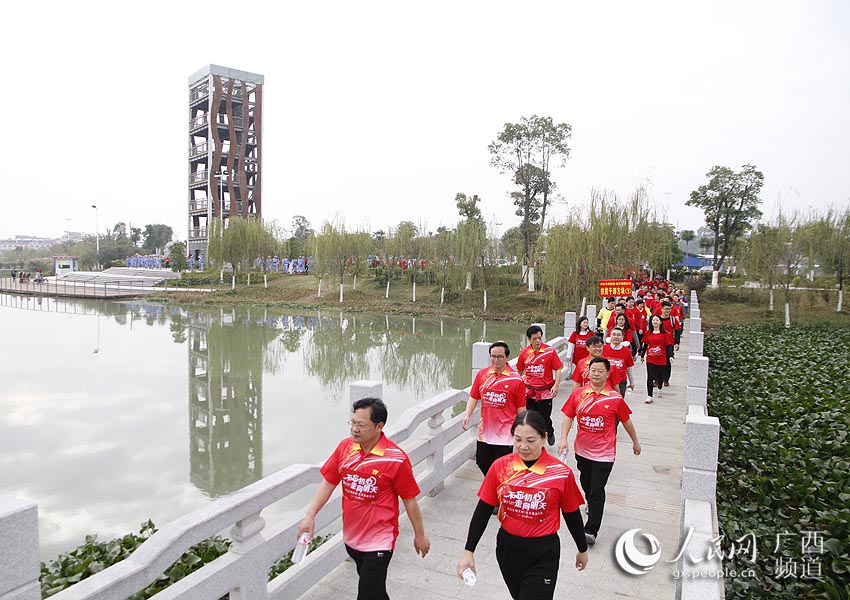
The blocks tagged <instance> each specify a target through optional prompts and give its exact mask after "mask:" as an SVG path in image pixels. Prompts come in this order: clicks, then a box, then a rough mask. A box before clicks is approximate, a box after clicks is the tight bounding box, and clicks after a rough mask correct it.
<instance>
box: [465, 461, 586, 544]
mask: <svg viewBox="0 0 850 600" xmlns="http://www.w3.org/2000/svg"><path fill="white" fill-rule="evenodd" d="M478 497H479V498H481V499H482V500H483V501H484V502H486V503H487V504H492V505H493V506H496V505H498V507H499V521H501V523H502V528H503V529H504V530H505V531H507V532H508V533H510V534H511V535H516V536H519V537H524V538H536V537H543V536H544V535H552V534H553V533H556V532H557V531H558V528H559V527H560V524H561V511H562V510H563V511H566V512H573V511H575V510H578V509H579V507H580V506H581V505H582V504H584V499H583V498H582V495H581V492H580V491H579V489H578V486H577V485H576V479H575V476H574V475H573V471H572V469H570V468H569V467H568V466H567V465H565V464H564V463H562V462H561V461H559V460H558V459H557V458H555V457H554V456H552V455H551V454H549V453H548V452H546V451H545V450H544V451H543V453H542V454H541V455H540V458H539V459H538V460H537V462H536V463H534V464H533V465H531V467H526V466H525V462H523V460H522V458H521V457H520V456H519V454H517V453H516V452H514V453H513V454H508V455H507V456H502V457H500V458H498V459H496V462H494V463H493V465H492V466H491V467H490V470H489V471H487V476H486V477H485V478H484V483H482V484H481V488H480V489H479V490H478Z"/></svg>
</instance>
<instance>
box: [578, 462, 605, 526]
mask: <svg viewBox="0 0 850 600" xmlns="http://www.w3.org/2000/svg"><path fill="white" fill-rule="evenodd" d="M576 465H577V466H578V470H579V473H580V476H579V483H581V489H582V490H583V491H584V498H585V500H587V522H586V523H585V524H584V530H585V531H586V532H587V533H592V534H593V535H596V534H597V533H599V528H600V527H601V526H602V512H603V511H604V510H605V484H607V483H608V477H609V476H610V475H611V469H612V468H614V463H612V462H598V461H595V460H590V459H589V458H584V457H583V456H579V455H578V454H576Z"/></svg>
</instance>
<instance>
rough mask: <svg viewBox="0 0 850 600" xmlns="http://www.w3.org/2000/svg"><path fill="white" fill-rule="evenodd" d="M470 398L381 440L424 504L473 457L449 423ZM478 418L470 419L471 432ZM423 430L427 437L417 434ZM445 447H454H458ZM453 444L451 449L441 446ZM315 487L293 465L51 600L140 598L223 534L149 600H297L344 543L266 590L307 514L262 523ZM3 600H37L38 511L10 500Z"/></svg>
mask: <svg viewBox="0 0 850 600" xmlns="http://www.w3.org/2000/svg"><path fill="white" fill-rule="evenodd" d="M382 387H383V386H382V384H381V383H378V382H365V381H361V382H357V383H354V384H352V385H351V400H352V402H353V401H354V400H357V399H359V398H363V397H366V396H377V397H381V395H382ZM467 397H468V391H461V390H447V391H445V392H443V393H441V394H438V395H437V396H434V397H433V398H431V399H429V400H426V401H424V402H421V403H419V404H417V405H415V406H413V407H411V408H410V409H408V410H407V411H406V412H405V413H403V414H402V415H401V416H400V417H399V418H398V419H395V420H394V421H393V422H392V424H391V425H390V426H388V427H387V428H386V429H385V431H386V433H387V435H388V436H389V437H390V438H391V439H393V440H394V441H396V442H405V441H407V443H405V444H403V447H404V448H405V451H406V452H407V454H408V456H410V460H411V462H412V463H413V465H414V467H416V466H417V465H422V464H424V466H425V468H424V470H422V471H420V472H419V474H418V476H417V482H418V483H419V487H420V488H421V489H422V493H423V494H430V495H434V494H436V493H438V492H439V491H440V490H441V489H442V488H443V482H444V481H445V479H446V477H448V476H449V475H450V474H451V473H453V472H454V471H456V470H457V469H458V468H459V467H460V466H461V465H462V464H463V463H464V462H466V461H467V460H468V459H470V458H472V457H473V456H474V454H475V434H474V429H472V428H471V431H465V430H464V429H463V427H462V426H461V420H462V417H461V416H456V417H451V416H449V418H446V417H445V416H444V413H445V412H446V411H450V410H451V408H452V407H453V406H454V405H455V404H457V403H458V402H464V401H465V400H466V399H467ZM479 415H480V412H477V413H476V414H475V415H474V421H475V422H477V419H478V418H479ZM425 423H427V430H425V431H422V430H421V429H420V425H422V424H425ZM456 441H457V443H454V444H451V443H452V442H456ZM449 444H451V449H450V450H449V449H447V446H448V445H449ZM321 481H322V476H321V473H320V472H319V466H318V465H303V464H297V465H292V466H289V467H287V468H285V469H283V470H281V471H279V472H277V473H274V474H273V475H270V476H268V477H265V478H264V479H262V480H260V481H258V482H256V483H254V484H251V485H249V486H247V487H245V488H243V489H241V490H238V491H237V492H234V493H233V494H230V495H229V496H227V497H225V498H221V499H219V500H216V501H215V502H212V503H210V504H209V505H207V506H205V507H203V508H200V509H198V510H196V511H194V512H192V513H189V514H187V515H184V516H183V517H180V518H179V519H177V520H176V521H173V522H171V523H169V524H168V525H166V526H165V527H163V528H162V529H160V530H159V531H157V533H155V534H154V535H153V536H151V538H150V539H148V540H147V541H145V543H144V544H142V545H141V546H140V547H139V548H138V549H137V550H136V551H135V552H134V553H133V554H132V555H131V556H130V557H128V558H127V559H125V560H123V561H121V562H120V563H118V564H116V565H113V566H112V567H109V568H108V569H105V570H103V571H101V572H100V573H97V574H95V575H93V576H91V577H89V578H87V579H84V580H83V581H81V582H80V583H77V584H75V585H73V586H71V587H69V588H67V589H65V590H63V591H61V592H59V593H57V594H55V595H54V596H52V598H55V600H82V599H90V600H95V599H103V600H107V599H108V600H119V599H124V598H127V597H129V596H131V595H133V594H135V593H136V592H138V591H140V590H142V589H144V588H145V587H147V586H148V585H150V583H152V582H153V581H154V580H155V579H156V578H157V577H159V576H160V575H161V574H162V573H163V572H164V571H165V570H166V569H167V568H168V567H169V566H170V565H171V564H172V563H173V562H174V561H176V560H177V559H179V558H180V556H181V555H182V554H183V553H184V552H185V551H186V550H187V549H188V548H189V547H191V546H193V545H195V544H197V543H198V542H201V541H202V540H204V539H207V538H209V537H212V536H214V535H216V534H218V533H220V532H222V531H224V530H226V529H228V528H230V537H231V538H232V540H233V543H232V545H231V547H230V549H229V551H228V552H227V553H226V554H224V555H223V556H221V557H219V558H218V559H216V560H215V561H213V562H211V563H209V564H207V565H205V566H204V567H202V568H201V569H199V570H197V571H195V572H194V573H191V574H190V575H188V576H187V577H185V578H183V579H181V580H180V581H178V582H177V583H175V584H173V585H171V586H170V587H168V588H167V589H166V590H164V591H162V592H160V593H159V594H157V595H156V596H155V597H156V598H157V599H159V600H164V599H172V598H174V599H176V598H181V599H187V600H195V599H201V598H204V599H209V598H221V597H222V596H224V595H225V594H228V593H233V595H232V596H231V597H232V598H240V599H246V598H270V599H281V600H283V599H291V598H297V597H298V596H300V595H301V594H303V593H304V592H305V591H306V590H307V589H309V588H310V587H312V586H313V585H314V584H315V583H317V582H318V581H319V580H320V579H322V578H323V577H324V576H325V575H327V574H328V572H329V571H330V570H332V569H333V568H334V567H336V566H337V565H338V564H339V563H341V562H342V561H343V560H344V558H345V556H346V553H345V548H344V545H343V544H342V536H341V535H337V536H333V537H332V538H331V539H330V540H329V541H328V542H327V543H326V544H323V545H322V546H320V547H319V548H318V549H316V550H315V551H314V552H311V553H310V554H309V555H308V556H307V558H306V559H305V561H304V563H302V564H301V565H300V566H297V567H293V568H290V569H288V570H287V571H285V572H284V573H283V574H281V575H279V576H278V577H276V578H275V579H273V580H272V581H268V573H269V570H270V568H271V566H272V565H273V564H274V563H275V562H277V561H278V560H279V559H280V557H281V556H283V555H284V554H286V553H287V552H289V551H290V550H292V549H293V547H294V545H295V533H296V531H297V528H298V524H299V523H300V521H301V519H302V518H303V513H304V509H302V510H301V511H298V512H297V513H290V514H289V515H288V516H287V517H286V518H284V519H282V520H281V521H280V522H275V523H272V524H269V525H266V523H265V520H264V519H263V518H262V517H261V516H260V514H261V512H262V510H263V509H264V508H266V507H267V506H269V505H270V504H272V503H274V502H277V501H278V500H281V499H283V498H286V497H287V496H289V495H290V494H292V493H295V492H298V491H300V490H303V489H304V488H305V487H306V486H310V485H315V484H318V483H320V482H321ZM340 498H341V496H340V494H339V492H338V491H337V492H335V494H334V496H333V497H332V498H331V500H330V501H329V502H328V504H327V505H326V506H325V508H324V509H323V510H322V511H321V512H320V513H319V515H318V517H317V518H316V529H317V531H318V530H321V529H322V528H326V527H328V526H329V525H331V524H332V523H333V522H334V521H336V520H338V519H339V518H340V517H341V515H342V503H341V500H340ZM0 539H2V540H3V541H4V542H3V544H0V600H39V599H40V598H41V592H40V586H39V581H38V577H39V553H38V519H37V507H36V505H34V504H32V503H25V502H20V501H18V500H15V499H12V498H0Z"/></svg>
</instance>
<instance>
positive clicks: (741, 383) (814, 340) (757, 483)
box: [705, 323, 850, 600]
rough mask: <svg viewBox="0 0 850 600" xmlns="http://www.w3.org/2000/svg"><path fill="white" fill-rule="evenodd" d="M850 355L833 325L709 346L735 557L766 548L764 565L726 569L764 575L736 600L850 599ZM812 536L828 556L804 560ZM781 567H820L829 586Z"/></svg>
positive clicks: (729, 584) (727, 532) (739, 330)
mask: <svg viewBox="0 0 850 600" xmlns="http://www.w3.org/2000/svg"><path fill="white" fill-rule="evenodd" d="M848 346H850V328H848V327H846V326H845V327H839V326H836V325H835V324H828V323H819V324H816V325H808V326H806V327H801V328H792V329H788V330H786V329H785V328H784V327H782V326H779V325H746V326H740V325H739V326H724V327H722V328H720V329H718V330H717V331H716V332H715V333H714V334H713V335H711V336H709V337H708V338H707V339H706V348H705V350H706V355H707V356H708V357H709V358H710V359H711V372H710V378H709V385H708V393H709V395H708V402H709V405H710V406H709V408H710V413H711V414H713V415H715V416H717V417H718V418H719V419H720V423H721V438H720V454H719V461H718V462H719V464H718V481H717V510H718V520H719V523H720V529H721V533H722V535H723V536H724V547H725V548H728V547H730V544H731V543H733V542H734V541H735V540H739V539H741V538H742V537H745V536H747V535H748V534H750V533H752V534H754V535H755V539H756V542H757V546H758V547H757V550H758V558H757V560H756V561H755V563H752V562H750V561H749V560H748V559H747V557H744V556H733V557H731V558H729V559H726V560H725V562H724V567H727V568H729V569H735V570H737V571H738V572H739V573H740V572H741V571H742V570H744V569H749V568H753V570H754V572H755V576H754V577H752V578H747V577H738V578H729V579H727V580H726V597H727V598H747V599H750V598H771V599H774V598H780V599H785V598H787V599H789V600H790V599H792V598H793V599H795V600H796V599H799V598H836V599H837V598H848V597H850V574H848V564H850V541H848V540H850V508H848V507H850V476H848V473H850V432H848V430H850V417H848V413H847V408H846V403H847V395H846V393H843V392H838V387H837V386H839V385H841V384H840V383H839V382H843V381H844V379H846V376H847V373H848V371H849V370H850V353H848V352H847V347H848ZM789 350H793V351H789ZM786 532H787V533H788V534H789V536H788V537H777V536H784V534H785V533H786ZM807 532H815V533H817V534H818V535H819V536H821V542H822V547H821V546H820V545H819V544H817V542H815V543H814V544H813V545H814V546H815V548H814V552H806V553H804V552H803V550H802V548H801V545H803V542H802V541H801V540H805V539H806V537H805V536H806V534H807ZM809 539H811V538H809ZM783 540H784V541H785V542H786V543H785V545H783V546H781V549H780V550H779V551H778V552H777V551H776V546H777V542H778V541H783ZM779 558H787V559H789V560H794V561H796V565H797V569H798V571H800V570H802V568H804V567H805V566H806V565H807V564H808V565H809V566H810V567H811V566H812V565H814V561H817V565H818V567H819V568H820V573H819V576H818V577H810V578H800V577H799V575H800V574H801V573H799V572H798V576H797V577H785V578H783V577H780V576H779V575H777V565H778V564H779V563H778V560H779Z"/></svg>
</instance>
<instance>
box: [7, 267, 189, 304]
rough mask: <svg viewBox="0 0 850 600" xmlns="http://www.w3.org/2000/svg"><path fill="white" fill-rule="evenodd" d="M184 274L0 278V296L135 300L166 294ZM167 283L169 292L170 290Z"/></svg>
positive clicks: (124, 271) (123, 270)
mask: <svg viewBox="0 0 850 600" xmlns="http://www.w3.org/2000/svg"><path fill="white" fill-rule="evenodd" d="M179 278H180V274H179V273H174V272H173V271H170V270H167V269H132V268H127V267H112V268H109V269H106V270H105V271H76V272H73V273H67V274H65V275H62V276H60V277H46V278H45V279H44V280H43V281H42V282H36V281H35V280H33V279H29V280H27V281H21V280H20V279H17V278H12V277H0V292H8V293H11V294H22V295H26V296H48V297H64V298H99V299H101V300H102V299H114V298H134V297H138V296H144V295H146V294H152V293H154V292H158V291H162V288H157V287H155V286H157V285H158V284H160V283H162V282H168V281H169V280H172V279H179ZM167 286H168V284H167V283H166V288H165V289H168V287H167Z"/></svg>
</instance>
